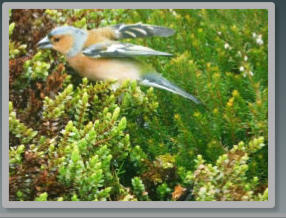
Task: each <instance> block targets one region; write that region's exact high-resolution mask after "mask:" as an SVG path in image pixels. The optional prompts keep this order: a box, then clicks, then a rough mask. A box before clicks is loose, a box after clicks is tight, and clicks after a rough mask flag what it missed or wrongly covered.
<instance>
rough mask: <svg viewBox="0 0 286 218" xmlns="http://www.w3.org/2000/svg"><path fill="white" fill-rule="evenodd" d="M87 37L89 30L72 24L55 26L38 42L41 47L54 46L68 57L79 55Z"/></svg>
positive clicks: (53, 47)
mask: <svg viewBox="0 0 286 218" xmlns="http://www.w3.org/2000/svg"><path fill="white" fill-rule="evenodd" d="M86 39H87V32H86V31H85V30H82V29H78V28H75V27H72V26H60V27H56V28H54V29H53V30H52V31H51V32H50V33H49V34H48V35H47V36H46V37H45V38H43V39H42V40H41V41H39V42H38V47H39V48H42V49H44V48H52V49H54V50H56V51H59V52H61V53H63V54H65V55H66V56H68V57H73V56H75V55H77V54H78V53H79V52H80V51H81V50H82V48H83V46H84V43H85V41H86Z"/></svg>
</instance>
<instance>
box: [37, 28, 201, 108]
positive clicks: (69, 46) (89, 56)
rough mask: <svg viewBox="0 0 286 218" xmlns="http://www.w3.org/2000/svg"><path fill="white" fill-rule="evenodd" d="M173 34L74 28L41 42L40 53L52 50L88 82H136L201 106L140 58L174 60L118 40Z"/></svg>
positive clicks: (167, 30)
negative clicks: (160, 57) (150, 57)
mask: <svg viewBox="0 0 286 218" xmlns="http://www.w3.org/2000/svg"><path fill="white" fill-rule="evenodd" d="M173 34H174V30H172V29H170V28H167V27H162V26H155V25H147V24H141V23H138V24H130V25H125V24H119V25H114V26H107V27H102V28H97V29H92V30H83V29H79V28H75V27H72V26H60V27H56V28H55V29H53V30H52V31H51V32H50V33H49V34H48V35H47V36H46V37H45V38H43V39H42V40H40V41H39V42H38V47H39V48H41V49H45V48H51V49H54V50H56V51H58V52H60V53H62V54H64V55H65V56H66V59H67V61H68V63H69V64H70V66H71V67H72V68H73V69H74V70H75V71H77V72H78V73H79V74H80V75H81V76H83V77H87V78H88V79H89V80H93V81H95V80H117V81H118V82H119V83H120V82H123V81H124V80H136V81H138V82H139V84H141V85H145V86H150V87H155V88H159V89H163V90H167V91H169V92H172V93H175V94H177V95H180V96H183V97H184V98H187V99H190V100H192V101H193V102H195V103H197V104H199V103H200V101H199V100H198V99H197V98H195V97H194V96H192V95H191V94H189V93H187V92H186V91H184V90H182V89H181V88H179V87H178V86H176V85H175V84H173V83H171V82H170V81H168V80H167V79H165V78H164V77H163V76H161V75H160V74H159V73H157V71H156V70H155V69H154V68H153V67H152V66H150V65H149V64H146V63H144V62H142V61H139V60H138V59H136V57H137V56H172V54H170V53H167V52H161V51H156V50H153V49H151V48H147V47H144V46H140V45H135V44H131V43H123V42H120V41H118V40H120V39H125V38H140V37H152V36H158V37H168V36H171V35H173Z"/></svg>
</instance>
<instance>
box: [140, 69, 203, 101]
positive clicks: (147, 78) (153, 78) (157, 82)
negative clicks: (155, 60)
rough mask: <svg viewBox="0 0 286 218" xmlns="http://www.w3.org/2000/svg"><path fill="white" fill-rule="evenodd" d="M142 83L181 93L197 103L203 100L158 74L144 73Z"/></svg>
mask: <svg viewBox="0 0 286 218" xmlns="http://www.w3.org/2000/svg"><path fill="white" fill-rule="evenodd" d="M140 84H142V85H145V86H151V87H155V88H159V89H164V90H167V91H169V92H172V93H175V94H177V95H180V96H182V97H184V98H187V99H189V100H192V101H193V102H195V103H196V104H201V102H200V101H199V100H198V99H196V98H195V97H194V96H192V95H191V94H189V93H187V92H185V91H184V90H182V89H181V88H179V87H178V86H176V85H174V84H172V83H171V82H170V81H168V80H167V79H165V78H164V77H162V76H160V75H158V74H148V75H144V76H143V77H142V80H141V81H140Z"/></svg>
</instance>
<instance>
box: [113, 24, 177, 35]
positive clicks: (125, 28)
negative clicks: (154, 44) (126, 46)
mask: <svg viewBox="0 0 286 218" xmlns="http://www.w3.org/2000/svg"><path fill="white" fill-rule="evenodd" d="M110 28H111V29H113V31H114V32H115V36H116V39H124V38H137V37H151V36H161V37H168V36H171V35H173V34H174V33H175V31H174V30H173V29H170V28H167V27H162V26H155V25H148V24H141V23H137V24H118V25H114V26H110Z"/></svg>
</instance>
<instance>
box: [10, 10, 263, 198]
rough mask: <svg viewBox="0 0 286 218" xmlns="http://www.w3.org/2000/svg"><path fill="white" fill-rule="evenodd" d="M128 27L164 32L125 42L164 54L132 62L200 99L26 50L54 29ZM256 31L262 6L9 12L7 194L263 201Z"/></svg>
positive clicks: (259, 38) (260, 64) (260, 77)
mask: <svg viewBox="0 0 286 218" xmlns="http://www.w3.org/2000/svg"><path fill="white" fill-rule="evenodd" d="M22 13H26V14H28V13H31V14H32V13H34V14H38V18H37V19H35V18H34V16H32V15H31V17H30V18H27V17H28V16H21V15H22ZM21 17H23V19H22V18H21ZM137 22H142V23H148V24H154V25H162V26H168V27H170V28H174V29H175V31H176V34H175V35H174V36H172V37H168V38H164V40H162V38H159V37H151V38H140V39H126V40H125V41H127V42H132V43H135V44H140V45H144V46H149V47H151V48H153V49H156V50H161V51H166V52H170V53H173V54H174V56H173V57H172V58H166V57H154V58H148V59H147V58H142V61H144V62H147V63H150V64H152V65H153V66H154V67H155V69H157V71H158V72H160V73H162V74H163V75H164V77H166V78H167V79H169V80H170V81H173V82H174V83H175V84H177V85H178V86H180V87H182V88H183V89H185V90H186V91H187V92H189V93H192V94H193V95H194V96H197V97H198V98H199V99H200V100H201V101H202V102H203V105H195V104H193V103H192V102H190V101H188V100H186V99H183V98H182V97H180V96H177V95H174V94H172V93H168V92H165V91H162V90H158V89H153V88H146V87H140V86H138V84H137V83H136V82H135V81H125V82H124V83H123V84H121V85H120V87H118V88H117V89H116V90H114V88H113V87H114V85H115V84H114V83H115V82H114V81H108V82H101V81H98V82H91V81H88V80H87V79H86V78H80V77H79V76H78V75H77V74H76V73H74V72H73V70H72V69H71V68H70V67H69V66H68V64H66V60H65V58H64V57H63V56H61V55H59V54H57V53H55V52H54V51H49V50H45V51H39V50H36V46H35V45H36V43H37V42H38V41H39V40H40V38H41V37H43V36H45V34H47V33H48V32H49V31H50V29H51V28H53V27H55V26H59V25H73V26H76V27H79V28H86V29H92V28H96V27H99V26H106V25H114V24H118V23H137ZM42 23H44V25H42ZM31 26H33V27H34V28H33V31H31V30H30V29H29V28H30V27H31ZM19 30H21V31H25V32H26V33H27V34H26V35H23V34H22V35H21V34H19ZM267 33H268V29H267V11H266V10H204V9H203V10H172V9H171V10H145V9H144V10H142V9H140V10H127V9H112V10H100V9H97V10H92V9H88V10H85V9H78V10H69V9H67V10H50V9H47V10H34V11H31V12H29V11H22V10H12V11H11V15H10V25H9V37H10V41H9V48H10V49H9V58H10V80H9V85H10V93H9V101H10V102H9V133H10V135H9V140H10V141H9V146H10V152H9V160H10V162H9V163H10V186H9V188H10V190H9V191H10V199H11V200H18V201H22V200H23V201H27V200H29V201H33V200H35V201H47V200H48V201H105V200H112V201H137V200H139V201H148V200H154V201H157V200H161V201H172V200H194V201H212V200H218V201H223V200H224V201H228V200H231V201H233V200H238V201H241V200H243V201H244V200H247V201H248V200H249V201H264V200H267V199H268V188H267V187H268V178H267V175H268V171H267V169H268V167H267V164H268V156H267V155H268V152H267V151H268V117H267V114H268V89H267V83H268V64H267V52H268V51H267V44H268V43H267V42H268V38H267V37H268V36H267Z"/></svg>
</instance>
